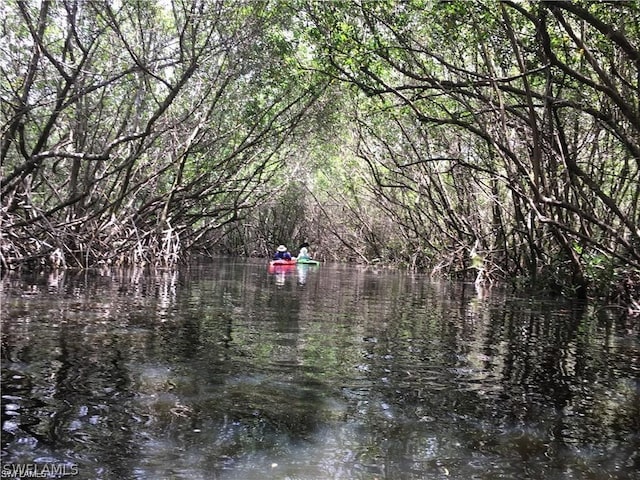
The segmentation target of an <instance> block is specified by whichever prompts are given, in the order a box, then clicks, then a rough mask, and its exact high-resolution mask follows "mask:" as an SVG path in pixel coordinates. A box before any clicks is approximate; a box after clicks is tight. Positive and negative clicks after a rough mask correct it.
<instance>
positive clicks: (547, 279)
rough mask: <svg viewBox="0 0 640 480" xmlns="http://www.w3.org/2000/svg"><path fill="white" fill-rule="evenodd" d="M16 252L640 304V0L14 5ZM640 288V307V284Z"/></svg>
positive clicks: (8, 111) (17, 259) (6, 253)
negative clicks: (196, 259)
mask: <svg viewBox="0 0 640 480" xmlns="http://www.w3.org/2000/svg"><path fill="white" fill-rule="evenodd" d="M0 17H1V18H2V22H1V24H0V25H1V26H0V28H1V29H2V36H3V38H4V39H5V41H3V42H2V43H1V46H0V69H1V73H2V75H1V76H0V95H1V98H2V103H1V107H0V108H1V117H0V119H1V124H2V141H1V145H0V156H1V160H2V167H1V168H2V170H1V177H2V178H1V186H0V188H1V194H2V203H1V208H2V211H1V218H0V221H1V225H0V226H1V233H0V235H1V245H0V254H1V257H0V260H1V264H2V268H3V269H12V268H16V267H18V266H24V265H29V266H31V267H34V266H40V265H45V264H46V265H49V266H59V267H60V266H66V267H77V268H86V267H96V266H100V265H155V266H174V265H176V264H177V263H178V262H180V261H181V260H184V259H187V258H189V257H190V256H191V255H194V254H207V255H211V254H220V253H224V254H233V255H257V256H262V255H269V254H270V253H271V252H272V250H273V249H275V247H276V246H277V245H278V244H280V243H287V244H289V245H290V246H292V247H295V246H296V245H298V244H300V243H301V242H302V241H305V240H307V241H309V242H310V243H311V248H312V250H313V252H314V253H315V255H316V257H318V258H322V259H326V260H340V261H359V262H366V263H382V264H386V263H389V264H403V265H408V266H410V267H412V268H419V269H425V270H427V271H431V272H433V273H440V274H446V275H457V276H462V277H467V276H468V277H469V278H476V279H477V280H478V281H479V282H492V281H495V280H499V279H511V280H514V281H516V282H517V283H520V284H527V285H541V286H546V287H548V288H553V289H556V290H557V289H560V290H562V291H563V292H564V293H567V294H572V295H578V296H585V295H587V294H589V293H590V292H591V293H598V294H604V295H608V296H611V297H614V298H617V299H619V300H622V301H624V302H626V304H630V305H632V306H633V305H634V298H636V299H637V298H638V288H639V287H638V284H640V273H639V272H640V224H639V223H640V222H639V217H640V215H639V211H640V188H639V187H640V95H639V94H638V92H639V90H640V85H639V83H640V30H639V29H640V5H639V4H638V2H636V1H627V2H586V1H585V2H583V1H576V2H556V1H548V2H510V1H503V2H468V1H435V0H433V1H430V0H408V1H405V2H396V1H391V0H389V1H385V0H379V1H367V0H357V1H348V2H347V1H340V0H335V1H331V2H324V1H311V0H265V1H236V0H163V1H160V0H158V1H156V2H154V1H149V0H144V1H142V0H140V1H133V0H125V1H119V2H102V1H90V0H89V1H87V0H53V1H46V0H42V1H38V2H27V1H15V2H7V3H4V4H2V5H0ZM636 306H637V304H636Z"/></svg>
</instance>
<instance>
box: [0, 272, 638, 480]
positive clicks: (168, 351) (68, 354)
mask: <svg viewBox="0 0 640 480" xmlns="http://www.w3.org/2000/svg"><path fill="white" fill-rule="evenodd" d="M614 313H615V311H614ZM614 313H611V312H610V311H606V310H603V309H597V308H596V307H593V306H589V305H586V304H575V303H573V304H572V303H569V302H567V301H563V300H559V299H549V298H539V297H526V296H522V295H521V296H516V295H513V294H512V293H510V292H509V291H507V290H505V289H502V288H499V287H494V288H492V289H490V290H482V291H478V290H476V289H475V288H474V286H473V285H470V284H462V283H454V282H446V281H433V280H431V279H429V277H427V276H424V275H417V274H411V273H407V272H404V271H396V270H387V269H373V268H363V267H354V266H348V265H329V264H327V265H321V266H319V267H313V266H311V267H310V266H304V267H300V266H299V267H297V268H296V267H294V268H292V269H290V270H286V271H278V272H275V273H270V272H268V271H267V266H266V262H265V261H258V260H247V261H245V260H229V259H220V260H215V261H213V262H211V263H206V264H197V265H191V266H190V267H189V268H184V269H181V270H180V271H176V272H155V273H150V272H144V271H141V270H126V271H124V270H122V271H118V270H112V271H104V272H79V273H78V272H59V273H52V274H48V275H44V274H43V275H33V276H18V275H9V276H5V278H4V279H3V281H2V457H1V459H2V478H13V477H16V476H18V475H20V474H21V472H22V473H24V472H25V471H26V470H25V469H32V470H33V471H36V472H38V473H42V472H47V471H48V472H49V473H51V472H53V473H52V475H54V476H56V478H81V479H92V480H94V479H105V480H124V479H149V480H151V479H153V480H162V479H224V480H252V479H256V480H257V479H260V480H265V479H280V480H285V479H287V480H294V479H299V480H328V479H348V480H352V479H363V480H364V479H366V480H374V479H377V480H381V479H392V480H402V479H411V480H413V479H460V480H462V479H464V480H469V479H483V480H484V479H486V480H489V479H491V480H494V479H514V480H516V479H517V480H523V479H536V480H538V479H546V480H553V479H563V480H564V479H576V480H578V479H580V480H582V479H590V480H601V479H602V480H604V479H633V478H640V453H639V452H640V380H639V377H640V375H639V374H640V341H639V338H640V336H639V328H638V326H637V324H635V325H634V324H632V323H625V321H623V320H621V319H619V318H617V317H616V315H615V314H614ZM20 469H23V470H20ZM47 469H48V470H47ZM23 476H24V475H23Z"/></svg>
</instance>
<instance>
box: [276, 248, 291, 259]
mask: <svg viewBox="0 0 640 480" xmlns="http://www.w3.org/2000/svg"><path fill="white" fill-rule="evenodd" d="M273 259H274V260H291V254H290V253H289V252H288V251H287V247H285V246H284V245H280V246H279V247H278V248H277V249H276V253H275V255H274V256H273Z"/></svg>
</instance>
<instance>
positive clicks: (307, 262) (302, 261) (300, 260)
mask: <svg viewBox="0 0 640 480" xmlns="http://www.w3.org/2000/svg"><path fill="white" fill-rule="evenodd" d="M297 262H298V265H300V264H303V265H320V262H319V261H318V260H311V259H310V258H298V260H297Z"/></svg>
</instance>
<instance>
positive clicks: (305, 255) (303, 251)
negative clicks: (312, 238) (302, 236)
mask: <svg viewBox="0 0 640 480" xmlns="http://www.w3.org/2000/svg"><path fill="white" fill-rule="evenodd" d="M298 248H299V250H300V252H299V253H298V260H311V257H310V256H309V244H308V243H307V242H304V243H303V244H302V245H300V247H298Z"/></svg>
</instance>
